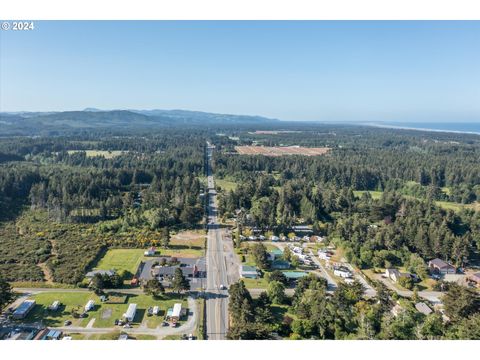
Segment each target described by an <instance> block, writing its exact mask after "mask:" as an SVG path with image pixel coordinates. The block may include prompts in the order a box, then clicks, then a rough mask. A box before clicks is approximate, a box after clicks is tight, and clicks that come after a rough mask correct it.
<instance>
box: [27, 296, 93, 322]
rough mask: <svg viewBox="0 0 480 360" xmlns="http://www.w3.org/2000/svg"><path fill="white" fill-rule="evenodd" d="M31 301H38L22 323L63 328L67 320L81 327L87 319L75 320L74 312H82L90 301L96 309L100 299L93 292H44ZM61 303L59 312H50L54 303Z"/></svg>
mask: <svg viewBox="0 0 480 360" xmlns="http://www.w3.org/2000/svg"><path fill="white" fill-rule="evenodd" d="M29 299H33V300H35V301H36V305H35V307H34V308H33V309H32V311H30V313H29V314H28V315H27V317H26V318H25V319H24V320H21V321H22V322H27V323H34V322H40V321H42V322H43V324H44V325H46V326H63V322H64V321H65V320H71V321H72V324H73V325H74V326H81V325H82V322H84V320H86V319H74V318H73V315H72V310H73V309H74V308H76V307H78V309H79V312H82V311H83V309H84V306H85V304H86V303H87V302H88V301H89V300H93V301H95V304H96V307H98V304H100V299H99V297H98V296H96V295H95V294H94V293H93V292H86V291H78V292H60V291H59V292H44V293H39V294H36V295H33V296H31V297H30V298H29ZM56 300H58V301H60V302H61V303H62V305H61V306H60V307H59V308H58V310H57V311H50V310H48V306H50V305H51V304H52V303H53V302H54V301H56Z"/></svg>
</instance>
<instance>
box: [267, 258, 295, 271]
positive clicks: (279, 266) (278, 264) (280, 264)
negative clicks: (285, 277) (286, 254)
mask: <svg viewBox="0 0 480 360" xmlns="http://www.w3.org/2000/svg"><path fill="white" fill-rule="evenodd" d="M271 267H272V269H274V270H286V269H290V263H289V262H288V261H285V260H274V261H272V266H271Z"/></svg>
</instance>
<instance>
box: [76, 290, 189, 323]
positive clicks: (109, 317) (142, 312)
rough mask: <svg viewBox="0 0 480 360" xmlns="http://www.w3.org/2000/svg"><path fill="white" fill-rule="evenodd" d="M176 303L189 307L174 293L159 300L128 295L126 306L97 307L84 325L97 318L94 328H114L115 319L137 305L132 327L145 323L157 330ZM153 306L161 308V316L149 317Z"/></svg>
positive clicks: (142, 295) (84, 321)
mask: <svg viewBox="0 0 480 360" xmlns="http://www.w3.org/2000/svg"><path fill="white" fill-rule="evenodd" d="M175 303H181V304H182V307H187V300H186V298H179V297H177V296H176V295H174V294H172V293H169V294H166V295H165V296H164V297H162V298H158V299H155V298H153V297H152V296H150V295H144V294H138V295H137V294H132V295H128V299H127V302H126V303H125V304H107V303H102V304H101V306H99V307H96V308H95V310H94V311H91V312H89V315H88V319H84V320H83V324H82V325H86V324H88V322H89V321H90V320H89V319H93V318H95V322H94V323H93V327H96V328H104V327H112V326H114V323H115V319H121V318H122V317H123V314H124V313H125V312H126V311H127V308H128V305H129V304H137V312H136V314H135V318H134V319H133V323H132V325H133V326H134V327H136V326H138V325H140V324H141V323H142V322H145V324H146V325H147V327H149V328H156V327H157V326H159V325H160V324H161V323H162V321H163V320H164V318H165V315H166V314H167V310H168V308H171V307H173V305H174V304H175ZM153 306H158V307H159V309H160V311H159V314H158V315H156V316H155V315H152V316H147V310H148V308H149V307H153ZM180 323H181V322H180Z"/></svg>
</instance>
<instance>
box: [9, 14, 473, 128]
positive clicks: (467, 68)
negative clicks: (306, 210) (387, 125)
mask: <svg viewBox="0 0 480 360" xmlns="http://www.w3.org/2000/svg"><path fill="white" fill-rule="evenodd" d="M35 26H36V28H35V30H33V31H23V32H14V31H12V30H10V31H0V36H1V38H0V109H1V110H2V111H19V110H28V111H46V110H80V109H83V108H85V107H97V108H102V109H128V108H135V109H153V108H158V109H187V110H201V111H210V112H220V113H234V114H252V115H263V116H268V117H274V118H279V119H285V120H319V121H384V120H385V121H388V120H398V121H480V22H467V21H457V22H455V21H447V22H435V21H424V22H411V21H408V22H407V21H405V22H393V21H382V22H375V21H372V22H370V21H361V22H353V21H352V22H342V21H322V22H296V21H286V22H280V21H277V22H229V21H223V22H175V21H168V22H137V21H125V22H113V21H112V22H92V21H86V22H80V21H70V22H68V21H65V22H36V24H35Z"/></svg>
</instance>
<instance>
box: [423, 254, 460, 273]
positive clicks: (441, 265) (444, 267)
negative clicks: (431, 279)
mask: <svg viewBox="0 0 480 360" xmlns="http://www.w3.org/2000/svg"><path fill="white" fill-rule="evenodd" d="M428 268H429V269H430V272H431V273H433V274H442V275H444V274H455V273H456V272H457V269H456V268H455V267H454V266H453V265H450V264H449V263H447V262H445V261H443V260H441V259H438V258H437V259H433V260H430V261H429V262H428Z"/></svg>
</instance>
